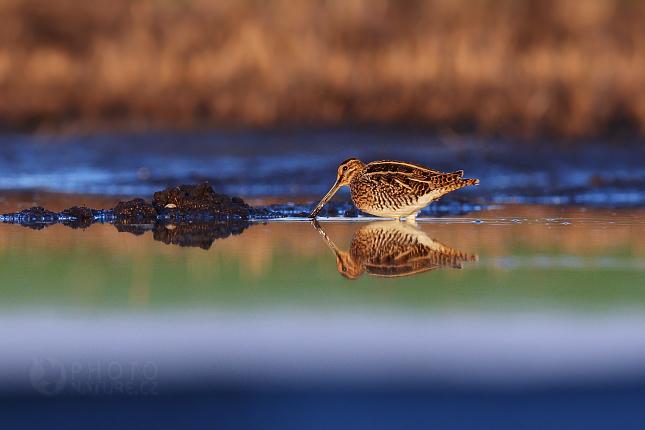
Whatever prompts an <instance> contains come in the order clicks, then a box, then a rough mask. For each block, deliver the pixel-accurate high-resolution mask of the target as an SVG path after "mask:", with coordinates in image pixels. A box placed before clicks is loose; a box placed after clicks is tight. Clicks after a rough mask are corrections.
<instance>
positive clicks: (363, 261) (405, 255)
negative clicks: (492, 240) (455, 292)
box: [311, 219, 477, 279]
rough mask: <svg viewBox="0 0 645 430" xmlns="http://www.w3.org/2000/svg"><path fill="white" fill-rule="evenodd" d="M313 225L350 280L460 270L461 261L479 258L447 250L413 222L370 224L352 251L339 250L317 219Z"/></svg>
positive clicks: (358, 234) (359, 232)
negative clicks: (436, 270)
mask: <svg viewBox="0 0 645 430" xmlns="http://www.w3.org/2000/svg"><path fill="white" fill-rule="evenodd" d="M311 223H312V225H313V227H314V228H315V229H316V230H317V231H318V233H319V234H320V235H321V236H322V237H323V239H324V240H325V242H327V245H328V246H329V248H330V249H331V250H332V251H333V252H334V254H336V267H337V268H338V272H339V273H340V274H341V275H342V276H343V277H345V278H347V279H357V278H358V277H360V276H361V275H362V274H363V273H369V274H370V275H372V276H377V277H381V278H395V277H401V276H408V275H414V274H417V273H421V272H425V271H428V270H433V269H439V268H442V267H452V268H455V269H461V262H462V261H477V256H476V255H469V254H465V253H463V252H459V251H456V250H454V249H451V248H448V247H447V246H445V245H443V244H441V243H440V242H438V241H436V240H434V239H432V238H431V237H430V236H428V235H427V234H426V233H425V232H424V231H422V230H420V229H419V228H418V227H417V226H415V225H413V224H412V223H407V222H406V223H402V222H399V221H396V220H390V221H376V222H371V223H369V224H367V225H365V226H363V227H361V228H359V229H358V230H356V232H355V233H354V236H353V237H352V241H351V244H350V247H349V251H341V250H339V249H338V248H337V247H336V245H334V242H332V241H331V239H330V238H329V237H328V236H327V234H326V233H325V231H324V230H323V229H322V227H320V224H318V221H317V220H316V219H313V220H311Z"/></svg>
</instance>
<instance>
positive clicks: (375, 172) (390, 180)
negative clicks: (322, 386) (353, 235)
mask: <svg viewBox="0 0 645 430" xmlns="http://www.w3.org/2000/svg"><path fill="white" fill-rule="evenodd" d="M463 174H464V172H463V171H462V170H458V171H456V172H452V173H443V172H439V171H436V170H431V169H428V168H427V167H423V166H419V165H418V164H412V163H405V162H403V161H391V160H382V161H373V162H371V163H369V164H363V163H361V161H360V160H358V159H357V158H348V159H347V160H345V161H343V163H342V164H341V165H340V167H338V178H337V179H336V183H335V184H334V186H333V187H332V188H331V190H329V192H328V193H327V195H326V196H325V197H323V199H322V200H321V201H320V203H318V206H316V208H315V209H314V210H313V211H312V212H311V213H310V214H309V218H315V217H316V215H318V212H320V210H321V209H322V208H323V206H325V204H326V203H327V202H328V201H329V199H331V198H332V196H333V195H334V194H335V193H336V191H338V189H339V188H340V187H342V186H343V185H347V186H349V189H350V190H351V195H352V201H353V202H354V205H356V207H357V208H359V209H360V210H362V211H363V212H367V213H369V214H372V215H376V216H379V217H386V218H396V219H397V220H400V219H401V218H402V217H403V218H406V219H407V220H414V219H415V218H416V216H417V213H418V212H419V211H420V210H421V209H423V208H424V207H426V206H428V205H429V204H430V202H432V201H433V200H437V199H438V198H439V197H441V196H443V195H444V194H447V193H449V192H450V191H454V190H456V189H458V188H461V187H465V186H466V185H477V184H479V180H478V179H462V178H461V176H462V175H463Z"/></svg>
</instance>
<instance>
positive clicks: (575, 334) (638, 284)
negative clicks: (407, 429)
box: [0, 133, 645, 428]
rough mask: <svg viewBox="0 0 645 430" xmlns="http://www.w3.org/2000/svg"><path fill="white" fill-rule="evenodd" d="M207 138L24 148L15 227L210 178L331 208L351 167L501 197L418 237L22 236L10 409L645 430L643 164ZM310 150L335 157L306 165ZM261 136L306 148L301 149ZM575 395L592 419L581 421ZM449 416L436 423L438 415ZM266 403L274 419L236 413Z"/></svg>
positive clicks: (12, 290) (306, 228) (8, 346)
mask: <svg viewBox="0 0 645 430" xmlns="http://www.w3.org/2000/svg"><path fill="white" fill-rule="evenodd" d="M184 137H185V136H166V137H164V138H163V139H161V140H160V141H158V142H157V141H156V140H155V138H154V136H143V137H140V138H134V137H127V138H124V139H122V140H118V139H115V138H114V136H112V137H110V136H105V137H102V136H93V137H87V138H78V139H76V138H75V139H62V138H61V139H50V140H47V139H42V138H37V137H21V136H12V137H10V138H9V139H8V142H3V143H4V145H1V146H0V167H3V169H2V173H0V189H3V190H6V191H3V192H2V195H1V196H0V213H6V212H15V211H19V210H21V209H25V208H29V207H31V206H36V205H40V206H44V207H46V208H48V209H51V210H54V211H61V210H63V209H65V208H69V207H71V206H76V205H79V206H80V205H87V206H88V207H92V208H97V209H101V208H105V209H107V208H111V207H114V206H115V205H116V204H117V203H118V202H119V201H120V200H122V199H123V200H124V199H126V198H129V197H131V196H136V197H145V198H146V199H147V200H150V197H151V193H152V191H155V190H159V189H162V188H164V187H166V186H175V185H178V184H180V183H186V182H188V183H196V182H201V181H203V180H209V181H210V182H211V183H212V184H213V186H214V188H215V189H216V191H217V192H226V193H231V194H239V195H241V196H243V197H244V198H245V200H246V201H247V202H249V203H250V204H253V205H258V204H272V203H284V202H289V201H292V202H295V203H298V204H307V205H309V206H311V205H313V204H315V203H316V202H317V201H318V200H319V199H320V197H321V196H322V195H323V194H324V193H325V192H326V191H327V190H328V189H329V187H330V186H331V183H333V179H334V178H333V177H329V172H331V173H332V176H333V172H335V169H336V167H337V164H338V162H339V161H338V160H339V159H341V160H342V159H343V158H347V157H349V156H359V157H361V158H364V159H365V160H366V161H368V160H370V159H378V158H400V159H414V160H416V161H418V162H421V163H422V164H427V165H429V166H432V167H435V168H439V169H442V170H455V169H457V168H463V169H464V170H465V171H466V173H467V174H468V176H470V177H476V178H479V179H480V180H481V181H482V185H481V186H479V187H468V189H465V190H459V191H457V192H455V193H451V195H449V196H447V198H446V199H442V202H446V201H447V202H448V204H449V205H450V202H453V203H455V202H462V201H465V202H466V203H468V205H467V207H468V208H470V209H469V210H473V209H476V208H485V210H481V211H475V212H472V213H469V214H466V215H463V216H450V217H441V218H420V219H419V220H418V224H416V225H414V224H400V223H392V222H391V221H383V220H376V219H368V218H362V217H358V218H352V219H347V218H333V219H328V218H320V219H319V221H318V225H313V224H312V223H311V222H310V221H309V220H307V219H289V218H286V219H279V220H268V221H266V222H252V223H250V224H243V225H240V224H235V223H226V222H224V223H221V224H211V225H207V226H205V225H202V224H196V223H186V222H184V223H173V222H169V221H163V222H161V221H159V222H157V223H154V224H140V225H111V224H100V223H99V224H93V225H91V226H89V227H87V228H84V229H82V228H79V229H73V228H70V227H68V226H65V225H62V224H56V225H53V226H38V227H42V228H41V229H40V230H36V229H32V228H27V227H23V226H20V225H14V224H0V327H2V330H0V396H3V398H6V399H28V400H26V401H24V402H23V401H20V400H16V403H15V406H16V407H15V408H14V407H12V406H11V405H10V406H8V407H6V408H4V409H2V408H0V415H2V413H7V412H9V413H10V414H11V413H14V412H15V417H17V418H16V419H17V420H21V419H23V418H24V417H25V416H36V415H37V414H36V413H35V411H38V410H40V408H42V406H43V405H45V406H47V407H50V408H53V406H52V405H53V403H51V402H49V403H47V402H48V400H51V399H52V398H55V399H63V401H60V402H59V403H56V404H57V405H59V407H57V409H56V408H54V409H51V410H52V411H54V412H55V413H57V414H59V415H60V416H61V417H63V416H68V415H70V414H72V415H73V416H80V415H78V411H79V410H81V409H83V410H84V409H85V408H86V407H88V406H92V403H91V402H90V403H82V404H76V403H74V402H76V401H77V399H81V400H82V401H83V402H86V401H87V399H105V398H106V397H109V398H110V401H111V402H112V403H110V405H112V406H110V407H109V408H108V409H105V408H104V409H102V410H103V412H102V413H104V414H107V415H110V416H111V415H114V414H117V415H118V414H120V413H122V412H123V411H124V410H126V409H127V408H130V407H132V404H134V403H133V402H134V399H136V398H140V399H143V398H146V399H147V398H149V397H151V396H157V397H155V398H157V399H161V400H160V401H158V402H156V403H150V404H148V403H139V404H138V406H137V407H138V408H145V407H152V408H153V409H152V410H153V412H151V417H159V416H162V415H163V414H161V413H160V412H166V411H167V410H176V408H175V409H173V408H167V407H166V406H163V405H164V403H163V402H164V401H165V400H163V399H171V400H172V403H173V404H179V403H182V402H184V403H182V404H189V405H190V406H191V407H197V406H196V405H202V406H200V407H201V408H202V409H201V411H202V414H201V415H200V416H213V413H214V412H213V411H216V413H217V414H218V416H219V417H224V419H226V420H228V421H227V422H243V423H246V427H248V428H257V427H263V425H262V424H263V423H264V422H263V421H262V420H261V419H260V420H257V419H256V418H253V417H256V416H260V417H261V416H264V417H267V416H270V417H274V418H275V416H276V415H275V413H274V412H275V411H278V412H279V413H281V414H284V416H287V417H289V418H293V417H294V416H295V415H298V416H303V417H305V416H306V417H308V416H318V415H316V414H317V413H318V414H319V413H320V411H321V410H324V415H325V416H327V417H328V418H327V421H325V420H322V421H320V420H318V421H316V422H314V421H312V420H308V421H307V420H305V421H304V422H303V425H301V426H299V428H311V427H316V426H317V427H319V428H320V427H329V426H325V425H324V424H320V423H325V422H328V423H331V422H332V421H334V422H335V420H337V419H341V420H349V418H350V417H353V416H355V415H356V414H357V413H358V414H359V416H363V417H364V418H366V419H368V420H371V421H369V422H373V423H376V424H379V423H380V421H378V419H376V418H374V417H375V416H378V414H375V413H374V411H382V414H381V415H382V416H383V417H384V418H389V419H391V417H392V416H405V417H412V418H410V419H409V420H410V422H411V423H412V424H414V423H415V422H417V423H418V419H421V418H423V419H428V418H430V419H433V420H434V419H436V418H437V417H442V418H441V419H443V421H442V422H444V423H447V424H448V425H447V426H446V427H448V428H453V427H454V426H452V425H450V424H451V423H453V422H454V419H455V416H454V414H451V413H447V412H446V411H450V410H455V408H457V407H462V406H464V405H467V406H468V407H469V408H470V409H471V411H472V413H471V414H470V415H469V414H464V415H463V416H462V418H464V417H469V416H475V417H477V418H476V419H474V421H473V420H471V421H469V423H470V424H469V425H466V424H464V427H465V428H472V427H481V426H480V425H479V424H482V423H486V422H488V423H491V425H490V426H489V427H491V428H498V427H499V426H497V425H493V424H492V423H500V422H501V423H507V425H506V426H501V427H507V428H517V427H518V426H517V425H513V424H512V423H517V422H520V423H524V424H525V423H526V422H527V419H526V418H525V412H526V413H529V414H530V415H531V417H532V418H531V422H533V423H536V428H547V427H548V428H556V427H557V426H553V425H539V423H542V424H546V423H547V422H548V423H549V424H553V422H560V421H557V420H555V419H554V418H556V416H562V415H563V414H564V415H565V416H567V417H568V419H569V421H568V422H569V423H581V422H582V423H587V424H592V426H591V427H593V425H596V424H597V423H609V424H613V423H614V421H612V419H611V418H609V417H615V416H621V417H623V419H624V420H625V422H637V421H638V419H639V417H640V411H641V408H640V406H639V405H642V401H643V399H645V388H644V387H645V365H644V364H643V363H644V362H643V357H644V356H645V317H644V316H643V315H644V314H643V311H644V310H645V291H644V290H645V288H644V286H645V210H644V209H643V208H642V206H643V202H644V201H645V199H644V196H645V194H643V191H642V190H643V186H642V185H643V178H644V177H645V176H643V169H642V166H643V165H645V164H643V163H642V159H643V151H642V149H637V150H635V151H630V150H617V151H613V150H611V148H607V147H598V148H595V147H593V146H592V147H591V149H590V150H588V151H585V152H584V153H575V152H574V151H571V152H566V151H562V152H560V153H557V154H556V155H554V154H552V153H549V151H547V150H544V151H542V150H536V151H534V152H531V153H528V152H527V153H523V155H518V154H517V153H513V152H512V151H509V148H510V146H508V145H502V144H499V142H498V143H497V144H493V142H469V141H452V142H451V141H441V142H439V141H429V140H428V139H426V138H421V137H418V138H412V137H413V136H412V137H411V136H398V135H394V136H386V137H388V138H389V137H393V138H394V141H395V143H397V145H395V146H394V147H392V146H390V143H391V142H389V141H387V142H386V139H385V137H383V136H381V135H380V134H379V133H376V134H374V133H373V134H371V135H367V136H362V135H357V134H352V133H345V134H343V133H335V134H331V135H330V134H328V133H313V135H312V134H308V135H304V136H299V135H297V134H296V135H287V136H280V135H273V136H269V137H267V136H263V137H262V136H261V137H258V136H253V135H229V136H219V137H217V138H216V139H214V140H213V139H211V137H212V136H202V137H200V136H192V137H190V138H188V139H186V142H184V141H183V138H184ZM374 137H377V138H378V139H376V140H375V141H373V138H374ZM4 138H7V136H4ZM327 138H330V140H331V141H333V142H334V143H333V144H328V143H326V142H327ZM41 140H42V141H41ZM303 141H304V142H315V143H317V144H316V145H314V146H315V147H314V148H309V149H311V150H308V151H307V152H303V151H302V150H300V149H299V148H302V147H303ZM178 142H180V143H181V145H178ZM261 143H265V144H276V143H280V144H283V146H282V147H281V151H282V153H281V154H278V155H276V154H275V151H274V150H273V149H267V148H269V146H267V147H266V148H264V145H262V144H261ZM498 144H499V145H498ZM263 148H264V149H263ZM213 160H214V161H213ZM61 166H64V167H61ZM79 193H82V194H79ZM453 195H454V197H453ZM337 199H338V200H343V199H347V194H342V193H340V194H339V196H338V197H337ZM451 199H452V200H451ZM509 202H516V203H518V204H509ZM536 202H538V203H541V204H529V203H536ZM544 203H550V204H544ZM552 203H558V204H557V205H553V204H552ZM563 203H577V204H578V205H577V206H571V205H563ZM583 204H584V205H583ZM459 207H465V206H459ZM451 213H459V211H456V212H455V211H453V212H451ZM34 227H35V226H34ZM349 278H353V279H349ZM133 363H134V364H133ZM144 366H147V367H145V369H147V373H145V372H146V370H144ZM110 372H111V373H110ZM151 382H153V383H154V386H155V390H154V391H153V392H151V391H150V387H151V385H150V383H151ZM124 386H132V387H134V388H133V390H134V391H132V392H123V391H119V387H121V389H123V387H124ZM321 390H322V391H321ZM177 393H184V394H181V395H178V396H175V395H176V394H177ZM186 393H188V394H186ZM200 393H210V394H209V395H213V396H215V400H213V399H212V398H210V397H208V399H209V400H208V401H206V400H203V399H205V398H203V397H199V396H202V394H200ZM231 393H244V394H243V396H242V398H241V399H242V400H240V397H236V396H231ZM280 393H282V394H280ZM285 393H286V394H285ZM289 393H290V394H289ZM321 393H323V394H321ZM325 393H326V394H325ZM348 393H349V394H348ZM351 393H355V394H356V393H358V394H356V396H357V397H352V396H354V394H351ZM374 393H380V394H374ZM446 393H448V394H446ZM518 393H519V394H518ZM553 393H556V394H557V395H556V396H555V397H554V396H553ZM607 393H610V400H611V402H609V403H607V402H606V400H607ZM303 394H304V395H305V397H304V399H305V400H303V397H302V395H303ZM374 395H376V396H377V397H373V396H374ZM518 395H519V397H518ZM41 396H42V397H41ZM137 396H138V397H137ZM173 396H175V397H173ZM186 396H188V397H186ZM190 396H198V398H194V397H190ZM244 396H249V397H244ZM306 396H314V397H306ZM316 396H322V397H316ZM347 396H349V397H350V398H348V397H347ZM379 396H382V397H379ZM427 396H430V397H431V399H430V400H428V398H427ZM433 396H434V397H433ZM117 398H118V399H122V400H123V403H122V404H121V403H119V402H120V401H121V400H118V399H117ZM269 398H270V400H269ZM41 399H44V400H42V402H43V403H40V402H41ZM64 399H67V400H68V401H64ZM70 399H71V400H70ZM200 399H201V400H200ZM244 399H246V400H244ZM307 399H309V400H307ZM518 399H519V400H518ZM554 399H555V400H554ZM562 399H564V401H563V400H562ZM345 400H347V402H345ZM177 402H179V403H177ZM200 402H201V403H200ZM518 402H519V403H518ZM567 402H568V403H567ZM571 402H573V403H575V404H576V405H578V406H577V407H563V406H562V405H571V404H572V403H571ZM269 404H270V405H271V406H267V405H269ZM428 404H431V405H434V407H435V409H434V411H435V412H433V413H432V414H431V415H432V417H430V416H428V415H427V414H426V413H425V412H424V413H423V414H421V415H423V416H422V417H421V418H420V413H419V411H420V410H423V411H426V410H431V409H427V408H426V406H427V405H428ZM79 405H80V406H79ZM101 405H103V406H102V407H104V406H105V404H104V403H101ZM119 405H121V406H119ZM146 405H156V406H154V407H153V406H146ZM212 405H218V408H216V409H213V408H212ZM222 405H233V407H230V408H229V407H226V406H222ZM321 405H322V406H321ZM324 405H332V407H333V409H332V410H330V409H329V408H326V407H325V406H324ZM409 405H417V407H413V406H409ZM419 405H421V407H418V406H419ZM437 405H439V406H437ZM441 405H443V406H441ZM607 405H609V406H607ZM250 407H251V408H259V409H256V412H257V413H255V414H250V413H249V414H247V413H246V412H245V413H239V412H235V411H239V410H243V411H246V410H248V409H249V408H250ZM356 407H358V409H359V410H356ZM110 408H113V409H110ZM154 408H157V409H154ZM236 408H237V409H236ZM321 408H322V409H321ZM343 408H348V409H347V410H346V409H343ZM361 408H362V409H361ZM491 408H492V409H491ZM269 409H270V412H267V411H269ZM106 410H107V412H105V411H106ZM491 410H492V411H497V412H496V413H497V414H496V415H495V412H491ZM545 410H546V411H547V413H545ZM70 411H71V412H70ZM280 411H281V412H280ZM294 411H299V412H294ZM330 411H331V412H330ZM339 411H346V412H343V413H341V412H339ZM512 411H524V412H512ZM527 411H528V412H527ZM590 411H592V412H593V413H590ZM361 413H362V415H361ZM98 414H99V415H100V413H98ZM311 414H313V415H311ZM334 414H336V415H334ZM339 414H340V415H339ZM342 414H344V415H342ZM486 414H488V415H486ZM481 416H485V417H487V418H484V419H483V421H478V420H479V419H482V418H481ZM548 417H550V418H551V421H549V418H548ZM245 419H246V421H244V420H245ZM464 419H465V418H464ZM178 420H179V421H178V422H184V420H185V417H183V416H182V417H181V418H178ZM240 420H242V421H240ZM254 420H255V421H254ZM330 420H331V421H330ZM415 420H416V421H415ZM350 421H351V420H349V421H347V422H350ZM397 422H398V421H397ZM463 422H464V421H463V420H462V423H463ZM509 423H510V424H509ZM242 427H245V426H244V425H242ZM376 427H378V425H377V426H376ZM390 427H391V426H390ZM457 427H458V426H457ZM483 427H485V425H484V426H483ZM572 427H573V426H571V425H568V426H565V428H572ZM588 427H589V426H588Z"/></svg>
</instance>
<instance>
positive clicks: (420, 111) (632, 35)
mask: <svg viewBox="0 0 645 430" xmlns="http://www.w3.org/2000/svg"><path fill="white" fill-rule="evenodd" d="M643 22H645V3H643V2H633V1H619V0H545V1H529V0H526V1H514V0H455V1H445V0H428V1H417V0H408V1H396V0H389V1H388V0H335V1H316V2H314V1H300V0H280V1H277V0H276V1H266V2H265V1H254V0H240V1H225V0H221V1H210V0H176V1H171V0H156V1H143V0H93V1H81V0H57V1H50V0H0V127H1V128H2V129H5V130H45V131H47V130H72V131H73V130H92V129H96V128H111V129H114V128H117V129H119V128H120V129H123V128H125V129H140V128H148V127H153V128H192V127H249V126H251V127H257V126H260V127H271V126H283V125H302V124H304V125H340V124H373V123H378V124H418V125H423V126H429V127H435V128H438V129H441V128H452V129H456V130H458V131H477V132H483V133H502V134H510V135H515V136H525V137H532V136H539V135H544V134H552V135H560V136H567V137H592V136H598V135H603V134H608V133H609V134H611V133H616V132H634V133H640V134H644V133H645V25H643Z"/></svg>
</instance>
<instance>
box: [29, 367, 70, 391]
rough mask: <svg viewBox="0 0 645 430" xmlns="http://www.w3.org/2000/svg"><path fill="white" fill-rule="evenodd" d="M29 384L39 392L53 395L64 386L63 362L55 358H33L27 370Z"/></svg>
mask: <svg viewBox="0 0 645 430" xmlns="http://www.w3.org/2000/svg"><path fill="white" fill-rule="evenodd" d="M29 380H30V381H31V385H33V387H34V388H35V389H36V391H38V392H39V393H41V394H45V395H47V396H53V395H54V394H58V393H60V391H61V390H62V389H63V387H64V386H65V381H66V380H67V375H66V374H65V368H64V367H63V364H62V363H61V362H60V361H58V360H56V359H55V358H49V357H48V358H44V359H42V360H39V359H37V358H34V361H33V362H32V363H31V370H30V371H29Z"/></svg>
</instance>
